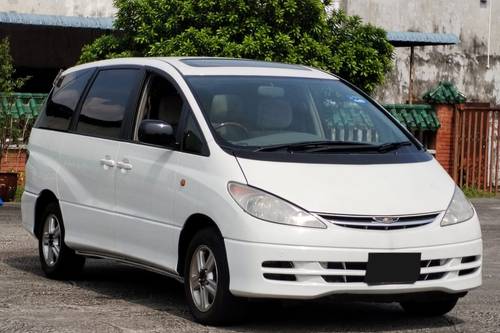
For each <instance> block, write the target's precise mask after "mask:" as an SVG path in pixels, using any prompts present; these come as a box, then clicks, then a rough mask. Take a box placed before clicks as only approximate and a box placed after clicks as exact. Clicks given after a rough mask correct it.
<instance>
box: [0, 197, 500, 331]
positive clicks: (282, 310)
mask: <svg viewBox="0 0 500 333" xmlns="http://www.w3.org/2000/svg"><path fill="white" fill-rule="evenodd" d="M475 205H476V208H477V210H478V211H479V215H480V217H481V222H482V228H483V236H484V240H485V244H484V245H485V250H484V261H485V266H484V283H483V286H482V287H481V288H480V289H477V290H474V291H472V292H471V293H470V294H469V295H468V296H467V297H466V298H464V299H462V300H461V301H460V302H459V304H458V306H457V307H456V308H455V309H454V310H453V311H452V312H451V313H450V315H448V316H445V317H441V318H435V319H425V320H422V319H418V318H411V317H408V316H406V315H405V314H404V313H403V312H402V311H401V310H400V309H399V307H398V306H396V305H394V304H370V303H335V302H332V301H322V302H319V301H316V302H308V303H285V304H281V303H269V302H267V303H258V304H257V305H256V306H254V307H253V309H252V314H251V315H250V319H249V320H248V321H247V323H245V324H243V325H240V326H235V327H230V328H226V329H217V328H213V327H204V326H201V325H198V324H195V323H193V322H192V321H191V318H190V316H189V313H188V311H187V308H186V304H185V302H184V298H183V292H182V287H181V285H180V284H178V283H177V282H175V281H173V280H170V279H168V278H165V277H162V276H159V275H156V274H152V273H149V272H144V271H141V270H138V269H135V268H130V267H128V266H124V265H120V264H116V263H113V262H110V261H106V260H89V261H88V264H87V265H86V268H85V271H84V274H83V276H82V277H81V279H79V280H77V281H67V282H61V281H52V280H48V279H46V278H44V277H43V276H42V272H41V270H40V268H39V264H38V256H37V250H36V241H35V240H34V239H32V238H30V236H28V234H27V233H26V232H25V231H24V230H23V229H22V228H21V225H20V212H19V209H18V208H17V207H12V206H10V207H0V332H89V331H96V332H164V331H168V332H215V331H236V332H250V331H252V332H271V331H272V332H338V331H349V332H352V331H356V332H373V331H390V332H430V331H432V332H457V331H458V332H478V333H483V332H500V279H499V276H500V200H498V199H482V200H477V201H476V202H475Z"/></svg>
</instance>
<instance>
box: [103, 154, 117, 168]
mask: <svg viewBox="0 0 500 333" xmlns="http://www.w3.org/2000/svg"><path fill="white" fill-rule="evenodd" d="M100 162H101V165H102V166H104V167H110V168H112V167H114V166H115V165H116V163H115V161H113V160H112V159H111V156H109V155H106V157H104V158H101V160H100Z"/></svg>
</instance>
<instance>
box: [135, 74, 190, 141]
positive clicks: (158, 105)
mask: <svg viewBox="0 0 500 333" xmlns="http://www.w3.org/2000/svg"><path fill="white" fill-rule="evenodd" d="M183 106H184V101H183V99H182V97H181V95H180V94H179V92H178V91H177V89H176V88H175V87H174V85H173V84H172V83H170V82H169V81H168V80H167V79H165V78H163V77H161V76H159V75H156V74H151V75H150V76H149V77H148V79H147V81H146V85H145V88H144V91H143V94H142V97H141V102H140V106H139V114H138V119H137V123H136V126H135V131H134V140H135V141H138V129H139V125H140V123H141V121H143V120H146V119H151V120H162V121H164V122H166V123H168V124H169V125H170V126H172V129H173V130H174V135H175V137H177V131H178V127H179V121H180V118H181V112H182V109H183Z"/></svg>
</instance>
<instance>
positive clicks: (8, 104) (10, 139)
mask: <svg viewBox="0 0 500 333" xmlns="http://www.w3.org/2000/svg"><path fill="white" fill-rule="evenodd" d="M15 72H16V71H15V69H14V64H13V59H12V56H11V54H10V43H9V40H8V39H7V38H4V39H2V40H1V41H0V93H1V96H0V98H1V103H0V164H1V162H2V158H3V156H5V154H6V153H7V151H8V150H9V147H11V146H13V145H16V144H20V143H21V144H22V143H24V141H25V138H26V137H27V135H28V134H29V131H30V129H31V124H32V123H33V119H30V118H26V117H18V116H16V105H15V97H14V96H13V94H12V93H13V92H14V91H16V90H17V89H19V88H21V87H22V86H23V85H24V83H25V82H26V80H28V79H29V77H25V78H15V77H14V74H15ZM17 156H18V158H19V153H18V154H17Z"/></svg>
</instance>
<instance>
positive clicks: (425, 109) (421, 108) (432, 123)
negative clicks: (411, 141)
mask: <svg viewBox="0 0 500 333" xmlns="http://www.w3.org/2000/svg"><path fill="white" fill-rule="evenodd" d="M384 107H385V108H386V109H387V111H389V112H390V113H391V114H392V115H393V116H394V117H395V118H396V119H397V120H399V122H400V123H401V124H402V125H403V126H405V127H406V128H407V129H409V130H423V131H427V130H428V131H436V130H437V129H438V128H439V127H440V126H441V123H440V122H439V119H438V117H437V114H436V110H435V109H434V108H433V107H432V106H431V105H427V104H389V105H384Z"/></svg>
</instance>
